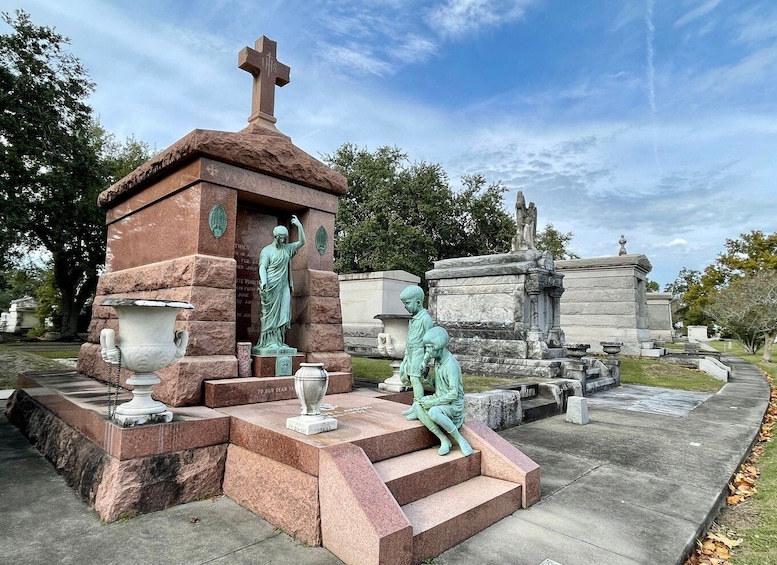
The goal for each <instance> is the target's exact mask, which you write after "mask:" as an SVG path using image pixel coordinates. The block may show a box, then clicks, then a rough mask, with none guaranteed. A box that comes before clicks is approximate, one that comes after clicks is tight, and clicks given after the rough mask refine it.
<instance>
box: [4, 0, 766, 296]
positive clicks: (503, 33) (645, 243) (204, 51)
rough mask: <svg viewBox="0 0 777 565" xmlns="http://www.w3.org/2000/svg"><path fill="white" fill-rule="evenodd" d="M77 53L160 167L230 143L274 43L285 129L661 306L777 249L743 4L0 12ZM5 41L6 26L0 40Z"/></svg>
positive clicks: (401, 4)
mask: <svg viewBox="0 0 777 565" xmlns="http://www.w3.org/2000/svg"><path fill="white" fill-rule="evenodd" d="M0 6H2V10H3V11H12V10H14V9H16V8H22V9H24V10H26V11H27V12H29V13H30V14H31V16H32V19H33V22H35V23H36V24H39V25H49V26H53V27H56V29H57V30H58V31H59V32H60V33H62V34H64V35H66V36H68V37H70V38H71V43H72V45H71V50H72V51H73V52H74V53H75V54H76V55H77V56H78V57H79V58H80V59H81V60H82V62H83V63H84V64H85V66H86V68H87V69H88V71H89V74H90V76H91V77H92V79H93V80H94V81H95V83H96V85H97V89H96V92H95V94H94V95H93V97H92V100H91V103H92V106H93V107H94V108H95V110H96V111H97V113H98V115H99V117H100V120H101V122H102V123H103V125H104V126H105V127H106V128H107V129H108V130H109V131H111V132H113V133H115V134H116V135H118V136H119V137H120V138H124V137H126V136H129V135H133V134H134V135H135V136H136V137H137V138H139V139H142V140H144V141H147V142H149V143H150V144H152V145H154V146H155V147H156V148H157V149H158V150H161V149H164V148H165V147H167V146H169V145H170V144H172V143H174V142H175V141H176V140H177V139H179V138H180V137H182V136H184V135H185V134H187V133H188V132H189V131H191V130H192V129H195V128H204V129H217V130H225V131H237V130H239V129H242V128H243V127H244V126H245V124H246V119H247V117H248V114H249V113H250V106H251V102H250V98H251V77H250V75H249V74H248V73H246V72H244V71H241V70H239V69H238V68H237V53H238V51H239V50H240V49H242V48H243V47H244V46H246V45H249V46H253V43H254V41H255V39H256V38H257V37H259V36H260V35H266V36H268V37H270V38H271V39H273V40H275V41H277V42H278V59H279V60H280V61H281V62H283V63H285V64H287V65H289V66H290V67H291V82H290V83H289V84H288V85H286V86H285V87H284V88H282V89H279V90H278V91H277V92H276V104H275V115H276V117H277V118H278V128H279V129H280V130H281V131H283V132H284V133H285V134H287V135H289V136H290V137H291V138H292V140H293V141H294V143H295V144H297V145H298V146H299V147H301V148H302V149H304V150H305V151H307V152H308V153H310V154H312V155H314V156H320V155H322V154H327V153H331V152H332V151H334V150H335V149H337V148H338V147H339V146H340V145H342V144H343V143H345V142H352V143H355V144H357V145H359V146H362V147H367V148H368V149H369V150H374V149H376V148H377V147H379V146H381V145H396V146H398V147H400V148H402V149H403V150H404V151H405V152H407V153H408V155H409V156H410V158H411V159H412V160H414V161H429V162H436V163H441V164H442V165H443V167H444V169H445V170H446V171H447V172H448V174H449V176H450V178H451V183H452V186H454V187H455V188H457V187H459V186H460V182H459V179H460V177H461V175H462V174H466V173H482V174H484V175H485V176H486V178H487V180H488V181H489V182H492V181H497V180H501V181H503V182H504V183H505V184H506V186H507V187H508V188H509V194H508V196H507V199H506V204H507V208H508V209H510V210H511V209H512V207H513V204H514V202H515V193H516V191H517V190H523V192H524V194H525V196H526V199H527V201H534V202H536V203H537V208H538V216H539V217H538V223H539V226H540V228H541V227H542V226H544V225H545V224H546V223H552V224H553V225H554V226H555V227H556V228H558V229H560V230H562V231H565V232H566V231H572V232H573V233H574V237H573V240H572V244H571V247H572V249H573V250H574V251H575V252H576V253H577V254H578V255H580V256H582V257H597V256H603V255H615V254H617V252H618V249H619V245H618V239H619V237H620V234H625V235H626V238H627V240H628V243H627V245H626V248H627V250H628V251H629V252H630V253H644V254H645V255H647V256H648V257H649V259H650V261H651V262H652V264H653V272H652V273H651V274H650V278H651V279H653V280H656V281H658V282H659V283H660V284H661V286H662V288H663V286H664V285H665V284H666V283H669V282H671V281H673V280H674V279H675V277H676V276H677V274H678V272H679V271H680V269H681V268H683V267H687V268H691V269H702V268H704V266H705V265H707V264H709V263H710V262H712V261H714V259H715V257H716V255H717V254H718V253H720V252H721V251H722V250H723V246H724V243H725V240H726V238H736V237H738V236H739V234H741V233H743V232H749V231H750V230H754V229H760V230H763V231H764V232H767V233H771V232H774V231H777V213H775V210H776V206H775V205H776V200H777V198H776V197H777V186H776V185H775V179H777V113H776V112H775V110H777V96H775V94H777V3H775V2H772V1H768V0H767V1H762V2H758V1H736V0H672V1H667V0H634V1H632V0H620V1H614V0H613V1H606V0H596V1H594V0H555V1H551V0H513V1H507V0H440V1H420V0H419V1H411V0H374V1H369V2H368V1H359V2H357V1H351V0H328V1H327V0H322V1H315V0H279V1H275V0H253V1H243V0H211V1H196V0H190V1H183V0H181V1H165V0H135V1H133V2H131V3H130V2H118V1H109V0H17V1H15V2H13V1H9V0H0ZM5 31H7V30H6V29H5V28H4V29H3V32H5Z"/></svg>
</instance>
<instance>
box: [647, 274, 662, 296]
mask: <svg viewBox="0 0 777 565" xmlns="http://www.w3.org/2000/svg"><path fill="white" fill-rule="evenodd" d="M645 289H646V290H647V291H648V292H658V291H659V290H661V286H659V284H658V282H657V281H651V280H650V279H649V278H647V277H645Z"/></svg>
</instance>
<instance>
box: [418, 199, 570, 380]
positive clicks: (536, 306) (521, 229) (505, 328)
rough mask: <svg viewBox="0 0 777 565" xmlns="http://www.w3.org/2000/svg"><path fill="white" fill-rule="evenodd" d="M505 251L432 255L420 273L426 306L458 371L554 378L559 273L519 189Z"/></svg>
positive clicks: (558, 365)
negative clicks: (541, 246) (445, 334)
mask: <svg viewBox="0 0 777 565" xmlns="http://www.w3.org/2000/svg"><path fill="white" fill-rule="evenodd" d="M516 220H517V224H518V228H517V232H516V236H515V238H514V239H513V244H512V250H511V251H510V252H509V253H502V254H496V255H484V256H479V257H462V258H456V259H445V260H442V261H436V262H435V263H434V269H432V270H431V271H429V272H427V273H426V278H427V280H428V281H429V312H430V314H431V315H432V318H433V319H434V320H435V323H436V324H438V325H441V326H444V327H445V328H447V329H448V331H449V333H450V335H451V343H450V346H449V348H450V350H451V351H452V352H453V353H454V354H455V355H456V357H457V359H459V362H460V363H461V365H462V368H463V369H464V370H465V371H470V372H473V373H476V374H488V375H493V376H505V377H516V376H522V377H549V378H552V377H561V376H562V375H563V366H562V362H561V358H563V357H564V332H563V331H562V329H561V325H560V320H561V310H560V302H561V295H562V294H563V292H564V285H563V275H561V274H560V273H557V272H556V269H555V267H554V263H553V259H552V257H551V256H550V254H549V253H547V252H540V251H538V250H537V249H536V248H535V244H534V241H535V237H536V233H537V209H536V207H535V205H534V203H533V202H531V203H530V204H529V205H528V206H527V205H526V202H525V200H524V197H523V193H522V192H518V196H517V199H516Z"/></svg>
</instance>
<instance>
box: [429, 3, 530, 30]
mask: <svg viewBox="0 0 777 565" xmlns="http://www.w3.org/2000/svg"><path fill="white" fill-rule="evenodd" d="M532 3H533V0H448V1H447V2H446V3H445V4H444V5H442V6H439V7H436V8H433V9H431V10H429V12H428V14H427V18H426V19H427V21H428V22H429V25H430V26H431V27H432V28H434V29H435V30H436V31H437V32H438V33H440V34H441V35H443V36H445V37H452V38H455V37H460V36H462V35H464V34H466V33H470V32H477V31H479V30H481V29H483V28H488V27H495V26H498V25H502V24H507V23H510V22H513V21H515V20H518V19H520V18H522V17H524V15H525V14H526V10H527V8H528V7H529V6H530V5H531V4H532Z"/></svg>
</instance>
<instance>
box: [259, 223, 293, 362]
mask: <svg viewBox="0 0 777 565" xmlns="http://www.w3.org/2000/svg"><path fill="white" fill-rule="evenodd" d="M291 223H292V225H294V226H297V231H298V232H299V239H298V240H297V241H295V242H294V243H286V240H287V239H288V237H289V230H287V229H286V227H285V226H277V227H276V228H275V229H274V230H273V231H272V234H273V242H272V243H271V244H270V245H268V246H267V247H265V248H264V249H262V252H261V253H260V255H259V296H260V297H261V299H262V333H261V335H260V337H259V342H258V343H257V344H256V346H255V347H253V348H252V353H253V354H254V355H277V354H281V353H287V354H288V353H296V351H297V350H296V349H294V348H293V347H289V346H288V345H286V343H285V342H284V340H285V338H286V330H288V329H289V327H291V293H292V291H293V290H294V283H293V282H292V279H291V267H290V263H291V258H292V257H294V255H296V254H297V251H299V248H300V247H302V246H303V245H305V241H306V240H305V230H304V229H303V228H302V223H300V221H299V219H297V216H292V217H291Z"/></svg>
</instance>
